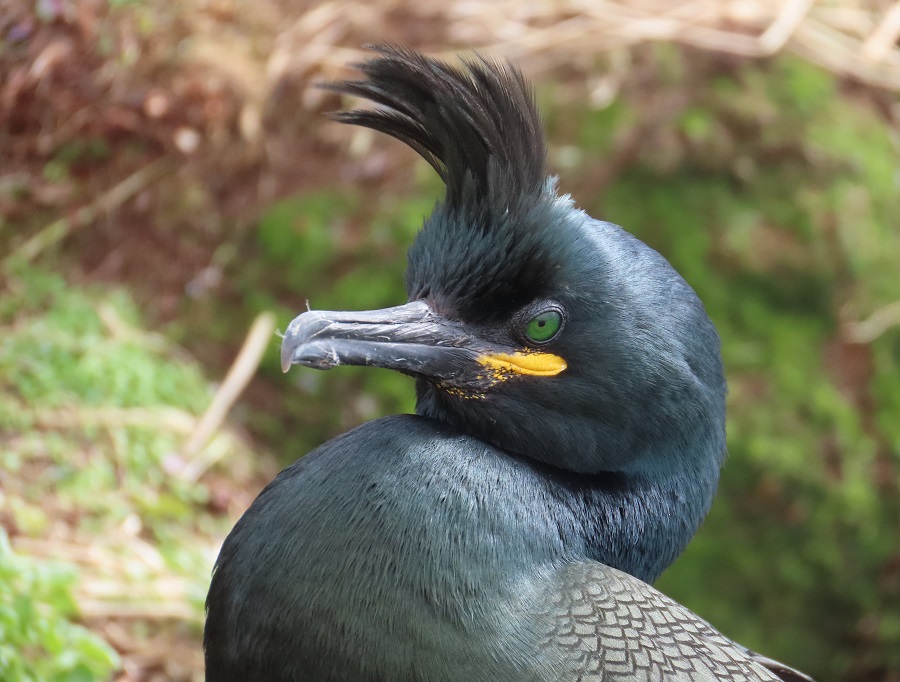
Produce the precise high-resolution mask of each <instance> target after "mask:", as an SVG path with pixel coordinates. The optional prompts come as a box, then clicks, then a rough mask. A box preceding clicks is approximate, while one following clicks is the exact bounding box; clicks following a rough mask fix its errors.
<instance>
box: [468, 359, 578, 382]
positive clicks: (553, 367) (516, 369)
mask: <svg viewBox="0 0 900 682" xmlns="http://www.w3.org/2000/svg"><path fill="white" fill-rule="evenodd" d="M478 362H479V363H480V364H482V365H484V366H485V367H487V368H488V370H490V371H491V372H492V373H493V374H494V379H497V380H500V381H502V380H503V379H508V378H509V375H510V374H530V375H531V376H538V377H552V376H556V375H557V374H559V373H560V372H562V371H563V370H565V369H566V367H567V365H566V361H565V360H563V359H562V358H561V357H559V356H558V355H553V354H552V353H512V354H506V353H496V354H494V355H480V356H479V357H478Z"/></svg>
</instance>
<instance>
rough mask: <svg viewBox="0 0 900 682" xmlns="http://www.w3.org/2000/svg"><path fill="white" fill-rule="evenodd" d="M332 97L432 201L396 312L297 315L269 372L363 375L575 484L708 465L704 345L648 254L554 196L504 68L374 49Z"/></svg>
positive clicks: (707, 325)
mask: <svg viewBox="0 0 900 682" xmlns="http://www.w3.org/2000/svg"><path fill="white" fill-rule="evenodd" d="M378 52H379V53H380V54H379V56H378V57H376V58H375V59H373V60H371V61H369V62H367V63H365V64H363V65H361V66H360V69H361V70H362V71H363V72H364V74H365V75H366V77H367V78H366V79H365V80H360V81H352V82H346V83H340V84H337V85H334V86H332V87H333V89H335V90H337V91H339V92H343V93H349V94H353V95H359V96H363V97H366V98H368V99H371V100H373V101H375V102H377V103H378V104H380V105H381V106H382V107H383V108H381V109H376V110H363V111H350V112H342V113H338V114H336V116H335V117H336V118H337V119H338V120H339V121H342V122H345V123H351V124H355V125H361V126H367V127H370V128H373V129H375V130H379V131H382V132H385V133H387V134H389V135H392V136H393V137H396V138H398V139H400V140H401V141H403V142H405V143H406V144H407V145H409V146H410V147H412V148H413V149H415V150H416V151H417V152H418V153H419V154H420V155H421V156H422V157H424V158H425V159H426V160H427V161H428V162H429V163H430V164H431V165H432V167H434V169H435V170H436V171H437V172H438V174H439V175H440V176H441V178H442V179H443V181H444V183H445V185H446V188H447V191H446V196H445V198H444V200H443V201H441V202H439V203H438V204H437V205H436V207H435V209H434V212H433V213H432V215H431V216H430V217H429V218H428V219H427V220H426V221H425V224H424V226H423V228H422V230H421V231H420V233H419V235H418V236H417V238H416V240H415V242H414V244H413V245H412V247H411V248H410V251H409V257H408V258H409V263H408V271H407V291H408V295H409V303H407V304H405V305H401V306H397V307H395V308H388V309H385V310H376V311H367V312H341V313H337V312H325V311H309V312H306V313H304V314H302V315H300V316H299V317H297V318H296V319H294V320H293V321H292V322H291V324H290V325H289V327H288V329H287V332H286V334H285V337H284V340H283V343H282V365H283V368H284V369H285V371H286V370H287V369H288V368H289V367H290V366H291V365H292V364H302V365H306V366H308V367H315V368H319V369H328V368H331V367H334V366H336V365H341V364H348V365H372V366H377V367H387V368H391V369H395V370H399V371H401V372H404V373H406V374H409V375H412V376H414V377H416V378H417V379H418V385H417V391H418V403H417V412H419V413H420V414H422V415H425V416H429V417H433V418H435V419H439V420H441V421H444V422H449V423H451V424H453V425H455V426H457V427H458V428H460V429H461V430H463V431H464V432H467V433H470V434H471V435H473V436H476V437H478V438H480V439H482V440H484V441H487V442H489V443H491V444H493V445H495V446H497V447H498V448H500V449H502V450H504V451H506V452H508V453H510V454H514V455H517V456H523V457H527V458H530V459H533V460H537V461H540V462H543V463H545V464H547V465H550V466H551V467H555V468H557V469H561V470H565V471H570V472H576V473H580V474H599V473H604V472H638V473H640V472H650V471H657V470H666V469H669V468H672V467H677V468H684V466H685V465H687V466H688V467H690V466H691V463H694V465H695V466H700V465H701V463H702V464H708V463H711V462H715V465H716V468H717V467H718V464H719V462H720V461H721V457H722V455H723V453H724V450H725V442H724V428H725V427H724V417H725V404H724V397H725V381H724V378H723V370H722V363H721V357H720V353H719V340H718V336H717V334H716V332H715V329H714V327H713V325H712V323H711V321H710V320H709V318H708V316H707V315H706V313H705V311H704V309H703V306H702V304H701V303H700V301H699V299H698V298H697V296H696V294H695V293H694V292H693V290H692V289H691V288H690V287H689V286H688V285H687V284H686V283H685V282H684V280H683V279H682V278H681V277H680V276H679V275H678V274H677V273H676V272H675V271H674V270H673V269H672V267H671V266H670V265H669V264H668V263H667V262H666V261H665V259H663V258H662V257H661V256H660V255H659V254H657V253H656V252H655V251H653V250H652V249H650V248H649V247H647V246H646V245H644V244H643V243H642V242H640V241H638V240H637V239H635V238H634V237H632V236H630V235H629V234H627V233H626V232H624V231H622V230H621V229H620V228H618V227H616V226H614V225H611V224H609V223H604V222H600V221H597V220H594V219H592V218H591V217H589V216H588V215H587V214H585V213H584V212H582V211H580V210H578V209H576V208H575V207H574V206H573V204H572V201H571V200H570V199H569V198H568V197H567V196H560V195H559V194H558V193H557V191H556V186H555V180H553V179H552V178H548V177H547V176H546V171H545V157H546V150H545V144H544V137H543V133H542V129H541V122H540V118H539V116H538V113H537V109H536V107H535V104H534V100H533V96H532V93H531V90H530V88H529V86H528V84H527V83H526V81H525V80H524V78H523V76H522V74H521V73H520V72H519V71H518V70H517V69H515V68H513V67H510V66H506V65H501V64H497V63H494V62H491V61H488V60H486V59H482V58H477V59H475V60H473V61H471V62H467V63H465V65H464V67H463V68H455V67H452V66H449V65H447V64H445V63H443V62H440V61H437V60H434V59H430V58H428V57H425V56H422V55H420V54H417V53H414V52H409V51H405V50H402V49H397V48H378Z"/></svg>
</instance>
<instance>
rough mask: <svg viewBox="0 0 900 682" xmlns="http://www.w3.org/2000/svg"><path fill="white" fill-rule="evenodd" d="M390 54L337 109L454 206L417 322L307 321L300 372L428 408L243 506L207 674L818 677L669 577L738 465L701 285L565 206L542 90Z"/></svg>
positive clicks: (468, 680)
mask: <svg viewBox="0 0 900 682" xmlns="http://www.w3.org/2000/svg"><path fill="white" fill-rule="evenodd" d="M377 51H378V53H379V54H378V56H376V57H375V58H373V59H372V60H370V61H368V62H367V63H365V64H362V65H360V66H359V68H360V69H361V70H362V72H363V73H364V74H365V76H366V78H365V79H364V80H359V81H350V82H344V83H339V84H336V85H334V86H332V88H333V89H334V90H336V91H338V92H341V93H347V94H351V95H356V96H362V97H364V98H368V99H370V100H373V101H374V102H376V103H377V104H379V105H381V108H379V109H375V110H359V111H349V112H342V113H338V114H336V115H335V118H337V120H339V121H342V122H344V123H350V124H354V125H360V126H367V127H369V128H373V129H375V130H378V131H381V132H384V133H387V134H388V135H392V136H393V137H395V138H398V139H399V140H401V141H402V142H404V143H406V144H407V145H409V146H410V147H412V148H413V149H414V150H416V151H417V152H418V153H419V154H420V155H421V156H423V157H424V158H425V159H426V160H427V161H428V162H429V163H430V164H431V166H433V167H434V169H435V170H436V171H437V173H438V174H439V175H440V177H441V178H442V179H443V181H444V183H445V185H446V195H445V197H444V199H443V200H442V201H440V202H439V203H438V204H437V205H436V207H435V209H434V212H433V213H432V214H431V216H430V217H429V218H427V219H426V220H425V222H424V225H423V226H422V229H421V231H420V232H419V234H418V236H417V237H416V239H415V241H414V243H413V245H412V247H411V248H410V250H409V254H408V271H407V292H408V296H409V302H408V303H406V304H404V305H400V306H397V307H393V308H387V309H384V310H374V311H367V312H325V311H318V310H313V311H309V312H305V313H303V314H302V315H300V316H299V317H297V318H296V319H294V320H293V321H292V322H291V323H290V325H289V326H288V328H287V331H286V333H285V335H284V339H283V342H282V350H281V358H282V365H283V368H284V369H285V371H287V369H289V368H290V366H291V365H294V364H300V365H304V366H307V367H313V368H317V369H330V368H332V367H335V366H338V365H371V366H375V367H387V368H390V369H394V370H398V371H400V372H403V373H405V374H408V375H410V376H413V377H415V378H416V379H417V382H416V395H417V403H416V414H415V415H396V416H392V417H386V418H382V419H376V420H374V421H371V422H369V423H367V424H364V425H362V426H360V427H358V428H355V429H353V430H352V431H350V432H348V433H345V434H344V435H342V436H339V437H337V438H335V439H334V440H331V441H329V442H327V443H325V444H324V445H322V446H321V447H319V448H318V449H316V450H315V451H314V452H312V453H310V454H308V455H307V456H305V457H303V458H302V459H300V460H298V461H297V462H296V463H295V464H293V465H292V466H290V467H288V468H287V469H285V470H284V471H283V472H281V474H279V475H278V477H277V478H276V479H275V480H274V481H273V482H272V483H271V484H269V486H268V487H267V488H266V489H265V490H264V491H263V492H262V493H261V494H260V495H259V497H258V498H257V499H256V501H255V502H254V503H253V505H252V506H251V507H250V508H249V509H248V510H247V512H246V513H245V514H244V516H243V517H242V518H241V520H240V521H239V522H238V523H237V525H236V526H235V528H234V530H233V531H232V532H231V534H230V535H229V536H228V538H227V540H226V541H225V543H224V545H223V547H222V550H221V553H220V554H219V558H218V560H217V562H216V567H215V571H214V575H213V580H212V586H211V588H210V591H209V596H208V600H207V610H208V615H207V621H206V631H205V638H204V639H205V642H204V643H205V650H206V666H207V673H206V674H207V680H209V681H210V682H219V681H225V680H228V681H232V680H234V681H237V680H241V681H246V680H259V681H262V680H267V681H275V682H277V681H288V680H291V681H299V680H313V681H320V680H322V681H326V680H354V681H361V682H364V681H375V680H384V681H387V682H413V681H417V682H433V681H434V682H436V681H439V680H440V681H448V682H450V681H454V682H457V681H462V682H476V681H480V680H491V681H509V682H525V681H541V682H544V681H550V680H560V681H571V680H778V679H792V680H801V679H808V678H805V676H802V675H801V674H800V673H796V672H794V671H791V670H790V669H789V668H786V667H784V666H781V665H780V664H778V663H775V662H774V661H770V660H769V659H766V658H763V657H761V656H758V655H756V654H753V653H752V652H750V651H748V650H746V649H744V648H742V647H740V646H739V645H737V644H735V643H733V642H732V641H730V640H729V639H727V638H726V637H724V636H723V635H721V634H719V633H718V632H717V631H716V630H715V629H713V628H712V627H711V626H710V625H708V624H707V623H706V622H704V621H703V620H701V619H700V618H699V617H697V616H696V615H694V614H693V613H691V612H690V611H688V610H687V609H685V608H684V607H682V606H680V605H679V604H677V603H675V602H673V601H671V600H670V599H668V598H667V597H665V596H663V595H662V594H660V593H659V592H657V591H656V590H654V589H653V588H652V587H650V586H649V584H648V583H651V582H653V581H654V580H655V579H656V578H657V577H658V576H659V574H660V573H661V572H662V571H663V569H665V568H666V567H667V566H668V565H669V564H670V563H671V562H672V561H673V560H674V559H675V557H677V556H678V554H679V553H681V551H682V550H683V549H684V548H685V546H686V545H687V543H688V541H689V540H690V539H691V537H692V536H693V535H694V533H695V531H696V530H697V527H698V526H699V524H700V523H701V521H702V520H703V518H704V516H705V515H706V513H707V511H708V509H709V507H710V504H711V502H712V499H713V495H714V493H715V490H716V486H717V483H718V478H719V468H720V466H721V464H722V460H723V458H724V455H725V391H726V389H725V379H724V373H723V368H722V360H721V356H720V351H719V339H718V336H717V334H716V330H715V328H714V327H713V324H712V322H711V321H710V319H709V317H708V316H707V314H706V312H705V311H704V308H703V305H702V304H701V302H700V300H699V299H698V298H697V296H696V294H695V293H694V291H693V290H692V289H691V287H690V286H688V284H687V283H686V282H685V281H684V280H683V279H682V278H681V277H680V276H679V275H678V273H676V272H675V270H674V269H673V268H672V267H671V266H670V265H669V263H668V262H667V261H666V260H665V259H664V258H663V257H662V256H660V255H659V254H658V253H656V252H655V251H654V250H653V249H651V248H649V247H648V246H646V245H645V244H643V243H642V242H640V241H639V240H637V239H636V238H634V237H632V236H631V235H629V234H628V233H627V232H625V231H623V230H622V229H621V228H619V227H617V226H616V225H612V224H610V223H607V222H602V221H599V220H595V219H593V218H591V217H590V216H588V215H587V214H586V213H584V212H583V211H580V210H578V209H577V208H576V207H575V206H574V205H573V202H572V200H571V199H570V198H569V197H568V196H564V195H560V194H558V193H557V190H556V181H555V179H553V178H547V177H546V175H545V156H546V150H545V142H544V138H543V134H542V130H541V122H540V119H539V116H538V113H537V109H536V106H535V104H534V99H533V96H532V93H531V90H530V88H529V86H528V84H527V83H526V81H525V79H524V77H523V76H522V74H521V72H520V71H518V70H517V69H516V68H514V67H512V66H508V65H504V64H499V63H495V62H493V61H490V60H488V59H484V58H480V57H477V58H474V59H472V60H471V61H468V62H465V63H464V64H463V66H461V67H454V66H450V65H448V64H446V63H444V62H441V61H438V60H435V59H431V58H428V57H425V56H423V55H420V54H418V53H415V52H411V51H407V50H404V49H400V48H377ZM723 598H725V597H724V596H723Z"/></svg>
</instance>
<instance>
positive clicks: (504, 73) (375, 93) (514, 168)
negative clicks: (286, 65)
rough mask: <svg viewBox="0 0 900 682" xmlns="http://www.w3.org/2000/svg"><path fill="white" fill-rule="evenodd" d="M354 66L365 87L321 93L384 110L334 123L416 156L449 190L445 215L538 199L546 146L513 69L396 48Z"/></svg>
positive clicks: (351, 114)
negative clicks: (388, 139) (379, 135)
mask: <svg viewBox="0 0 900 682" xmlns="http://www.w3.org/2000/svg"><path fill="white" fill-rule="evenodd" d="M372 49H373V50H374V51H375V52H377V53H378V54H379V55H380V56H378V57H376V58H374V59H371V60H370V61H368V62H365V63H363V64H359V65H357V66H358V68H359V69H360V70H361V71H362V72H363V73H364V74H365V75H366V77H367V79H366V80H358V81H345V82H339V83H334V84H331V85H328V86H326V87H327V88H328V89H330V90H334V91H336V92H340V93H345V94H350V95H355V96H358V97H364V98H366V99H369V100H372V101H373V102H376V103H377V104H380V105H381V106H382V107H384V108H383V109H370V110H354V111H343V112H337V113H335V114H332V116H333V118H335V119H336V120H338V121H340V122H342V123H350V124H352V125H359V126H365V127H367V128H372V129H374V130H378V131H381V132H383V133H387V134H388V135H391V136H393V137H395V138H397V139H398V140H400V141H402V142H404V143H405V144H407V145H409V146H410V147H412V148H413V149H414V150H415V151H416V152H418V153H419V154H420V155H421V156H422V157H423V158H424V159H425V160H426V161H428V163H429V164H431V166H432V167H433V168H434V169H435V170H436V171H437V172H438V174H439V175H440V176H441V179H443V181H444V183H445V184H446V186H447V199H446V208H447V209H449V210H450V211H451V212H460V213H463V214H465V213H467V212H468V211H471V210H473V209H475V208H476V206H477V207H478V208H479V209H481V210H484V207H485V206H486V205H490V207H491V208H492V209H494V210H501V211H505V210H511V211H516V210H517V209H525V208H527V207H528V206H529V205H533V204H534V203H535V202H536V201H537V200H538V199H539V197H540V196H541V194H542V192H543V190H544V184H545V171H544V164H545V159H546V147H545V144H544V137H543V133H542V130H541V121H540V116H539V115H538V112H537V107H536V105H535V102H534V96H533V93H532V91H531V88H530V87H529V86H528V83H527V82H526V81H525V78H524V76H523V75H522V73H521V71H519V70H518V69H517V68H516V67H514V66H511V65H508V64H501V63H498V62H494V61H491V60H489V59H487V58H485V57H482V56H479V55H476V56H475V57H474V58H473V59H471V60H468V61H464V62H463V67H462V68H456V67H453V66H451V65H449V64H446V63H444V62H441V61H438V60H436V59H432V58H430V57H426V56H424V55H422V54H419V53H417V52H413V51H411V50H406V49H403V48H400V47H392V46H375V47H373V48H372Z"/></svg>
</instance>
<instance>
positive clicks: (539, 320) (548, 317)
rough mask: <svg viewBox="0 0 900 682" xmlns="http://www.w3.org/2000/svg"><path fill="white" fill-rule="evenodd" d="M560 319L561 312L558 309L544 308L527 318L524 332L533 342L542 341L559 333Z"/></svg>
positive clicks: (561, 319)
mask: <svg viewBox="0 0 900 682" xmlns="http://www.w3.org/2000/svg"><path fill="white" fill-rule="evenodd" d="M562 321H563V318H562V313H560V312H559V311H558V310H546V311H544V312H542V313H539V314H537V315H535V316H534V317H532V318H531V319H530V320H528V324H526V325H525V333H526V334H527V335H528V338H529V339H531V340H532V341H534V342H535V343H544V342H545V341H549V340H550V339H552V338H553V337H554V336H556V335H557V334H558V333H559V330H560V328H561V327H562Z"/></svg>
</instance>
